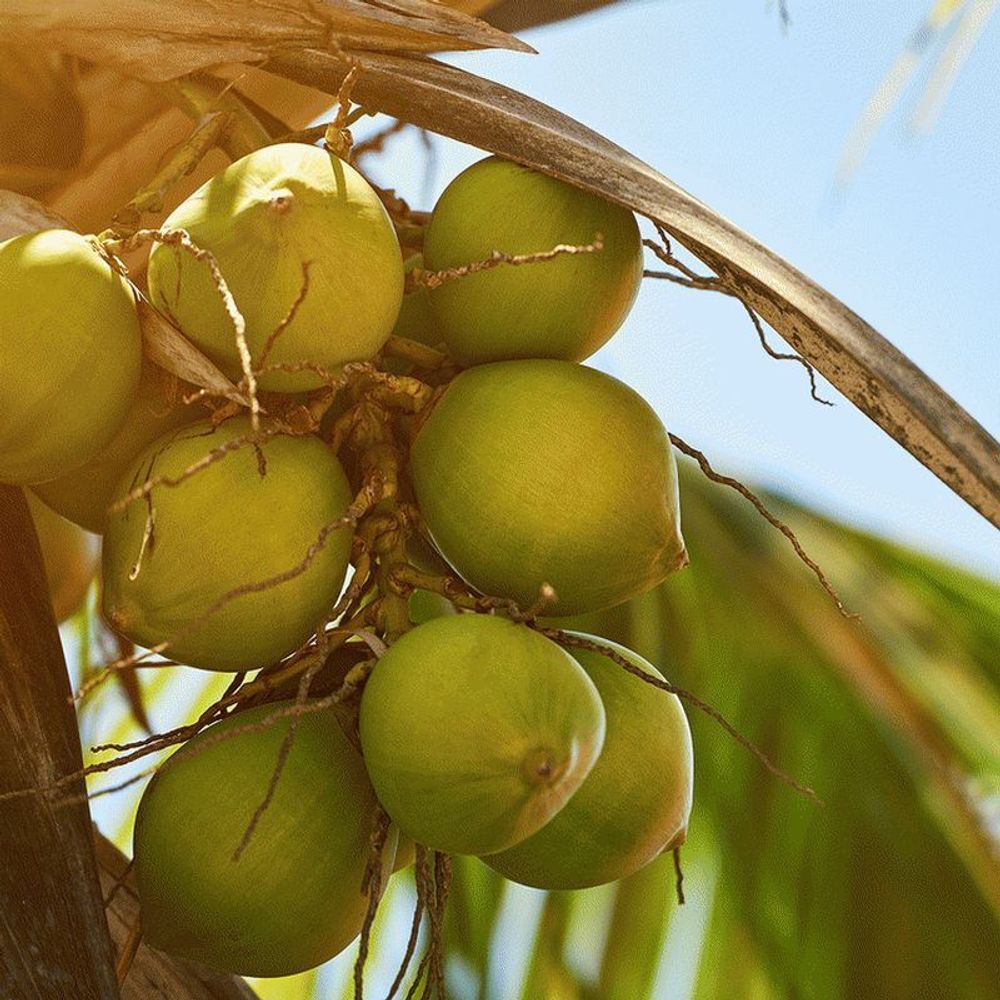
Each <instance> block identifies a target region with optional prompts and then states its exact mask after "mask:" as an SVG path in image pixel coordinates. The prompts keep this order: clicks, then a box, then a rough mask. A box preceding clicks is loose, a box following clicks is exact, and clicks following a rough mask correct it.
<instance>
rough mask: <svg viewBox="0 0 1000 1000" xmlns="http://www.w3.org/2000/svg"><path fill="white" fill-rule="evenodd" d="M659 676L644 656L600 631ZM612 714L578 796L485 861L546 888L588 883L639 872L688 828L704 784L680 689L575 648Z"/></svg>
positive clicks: (507, 874) (622, 652)
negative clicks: (697, 773) (695, 793)
mask: <svg viewBox="0 0 1000 1000" xmlns="http://www.w3.org/2000/svg"><path fill="white" fill-rule="evenodd" d="M570 634H576V635H579V637H580V638H582V639H585V640H589V641H591V642H597V643H601V644H602V645H605V646H609V647H611V649H613V650H614V651H615V652H616V653H619V654H620V655H621V656H624V657H625V658H626V659H628V661H629V662H630V663H632V664H633V665H634V666H635V667H636V668H638V669H639V670H641V671H643V672H644V673H646V674H649V675H650V676H652V677H656V678H658V679H662V676H663V675H662V674H660V672H659V671H658V670H657V669H656V668H655V667H654V666H653V665H652V664H651V663H648V662H647V661H646V660H644V659H643V658H642V657H641V656H639V655H638V654H637V653H633V652H632V651H631V650H630V649H626V648H625V647H624V646H619V645H617V644H616V643H613V642H609V641H608V640H607V639H599V638H597V637H594V636H588V635H580V634H579V633H570ZM571 652H572V655H573V658H574V659H575V660H576V661H577V662H578V663H579V664H580V666H582V667H583V669H584V670H586V672H587V676H588V677H590V679H591V680H592V681H593V682H594V684H595V685H596V686H597V690H598V691H599V692H600V695H601V701H602V702H603V704H604V711H605V713H606V714H607V735H606V737H605V740H604V749H603V750H602V751H601V756H600V757H599V758H598V761H597V763H596V764H595V765H594V769H593V770H592V771H591V772H590V774H589V775H588V776H587V779H586V780H585V781H584V783H583V784H582V785H581V786H580V788H579V789H578V790H577V792H576V794H575V795H574V796H573V798H572V799H570V801H569V802H568V803H567V804H566V806H565V808H564V809H562V810H561V811H560V812H559V813H558V814H557V815H556V816H554V817H553V818H552V819H551V820H550V821H549V822H548V823H547V824H546V825H545V826H543V827H542V828H541V830H539V831H538V832H537V833H535V834H534V835H532V836H531V837H528V839H527V840H523V841H522V842H521V843H520V844H515V845H514V847H511V848H510V849H509V850H506V851H504V852H502V853H501V854H494V855H491V856H490V857H488V858H486V859H485V861H486V863H487V864H488V865H490V867H492V868H494V869H496V871H498V872H500V874H501V875H503V876H505V877H506V878H509V879H512V880H513V881H515V882H521V883H522V884H524V885H530V886H535V887H536V888H539V889H585V888H587V887H589V886H593V885H601V884H603V883H604V882H613V881H614V880H615V879H620V878H625V876H626V875H631V874H632V872H634V871H637V870H638V869H639V868H641V867H642V866H643V865H645V864H647V863H648V862H650V861H652V860H653V859H654V858H655V857H657V856H658V855H659V854H661V853H662V852H663V851H665V850H668V849H670V848H672V847H676V846H679V845H680V844H682V843H683V842H684V838H685V836H686V835H687V826H688V817H689V816H690V813H691V797H692V788H693V783H694V757H693V751H692V748H691V731H690V729H689V728H688V722H687V717H686V716H685V714H684V709H683V708H682V707H681V703H680V701H679V700H678V698H677V697H676V696H675V695H672V694H669V693H668V692H666V691H662V690H660V689H658V688H655V687H653V686H652V685H650V684H647V683H645V681H643V680H641V679H640V678H638V677H635V676H633V675H632V674H630V673H628V671H626V670H624V669H622V667H621V666H619V665H618V664H617V663H615V662H614V661H613V660H610V659H608V657H606V656H604V655H602V654H601V653H597V652H593V651H591V650H587V649H578V648H575V647H574V648H573V649H572V650H571Z"/></svg>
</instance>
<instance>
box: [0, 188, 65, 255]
mask: <svg viewBox="0 0 1000 1000" xmlns="http://www.w3.org/2000/svg"><path fill="white" fill-rule="evenodd" d="M71 228H72V226H70V225H69V223H67V222H66V220H65V219H64V218H62V216H60V215H57V214H56V213H55V212H53V211H51V209H48V208H46V207H45V206H44V205H43V204H42V203H41V202H40V201H35V199H34V198H29V197H28V196H27V195H26V194H18V193H17V192H16V191H4V190H3V189H2V188H0V242H2V241H3V240H9V239H11V238H12V237H14V236H23V235H24V234H25V233H37V232H38V231H39V230H42V229H71Z"/></svg>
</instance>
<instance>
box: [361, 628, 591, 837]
mask: <svg viewBox="0 0 1000 1000" xmlns="http://www.w3.org/2000/svg"><path fill="white" fill-rule="evenodd" d="M360 730H361V747H362V751H363V752H364V757H365V765H366V766H367V768H368V773H369V775H370V776H371V779H372V784H373V785H374V786H375V791H376V793H377V794H378V797H379V801H380V802H381V803H382V805H383V806H385V809H386V811H387V812H388V813H389V815H390V816H391V817H392V819H393V820H394V821H395V822H396V823H397V825H398V826H399V828H400V831H401V832H402V834H403V835H405V836H408V837H410V838H412V839H413V840H415V841H417V843H421V844H426V845H427V846H428V847H431V848H434V849H436V850H441V851H448V852H451V853H458V854H489V853H491V852H493V851H501V850H503V849H504V848H506V847H510V846H511V845H513V844H516V843H517V842H519V841H521V840H523V839H524V838H525V837H528V836H530V835H531V834H532V833H534V832H535V831H536V830H537V829H539V828H540V827H541V826H542V825H544V824H545V823H546V822H548V821H549V820H550V819H551V818H552V817H553V816H554V815H555V814H556V813H557V812H558V811H559V810H560V809H561V808H562V807H563V806H564V805H565V804H566V802H567V801H568V800H569V798H570V796H571V795H572V794H573V793H574V792H575V791H576V789H577V788H578V787H579V786H580V784H581V782H582V781H583V780H584V779H585V778H586V776H587V774H588V773H589V772H590V769H591V768H592V767H593V766H594V762H595V761H596V759H597V757H598V755H599V754H600V752H601V745H602V743H603V742H604V710H603V708H602V707H601V700H600V697H599V696H598V694H597V689H596V688H595V687H594V685H593V683H592V682H591V681H590V679H589V678H588V677H587V675H586V673H585V672H584V671H583V670H582V668H580V666H579V664H577V663H576V661H575V660H574V659H573V658H572V657H571V656H569V654H567V653H565V652H564V651H563V650H562V649H560V648H559V646H557V645H556V644H555V643H553V642H550V641H549V640H548V639H546V638H544V637H543V636H541V635H539V634H538V633H537V632H533V631H532V630H531V629H529V628H527V627H526V626H524V625H518V624H515V623H514V622H511V621H509V620H508V619H504V618H494V617H491V616H486V615H468V614H464V615H454V616H451V617H444V618H436V619H434V620H433V621H429V622H427V623H425V624H423V625H419V626H417V627H416V628H415V629H413V630H412V631H411V632H407V633H406V634H405V635H404V636H403V637H402V638H401V639H399V640H398V641H397V642H396V643H394V644H393V645H392V646H391V647H390V648H389V651H388V652H387V653H386V654H385V655H384V656H383V657H382V658H381V659H380V660H379V661H378V664H377V665H376V667H375V669H374V670H373V671H372V674H371V676H370V677H369V679H368V682H367V685H366V687H365V691H364V694H363V696H362V698H361V715H360Z"/></svg>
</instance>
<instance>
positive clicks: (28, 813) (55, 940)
mask: <svg viewBox="0 0 1000 1000" xmlns="http://www.w3.org/2000/svg"><path fill="white" fill-rule="evenodd" d="M0 546H2V552H3V559H2V561H0V795H2V794H3V793H4V792H13V791H18V790H21V789H34V790H37V794H29V795H26V796H23V797H17V798H8V799H7V800H6V801H3V800H2V799H0V857H2V858H3V861H2V864H0V996H2V997H4V998H10V1000H66V998H67V997H74V998H77V1000H117V998H118V996H119V992H118V983H117V980H116V977H115V961H114V950H113V948H112V945H111V938H110V937H109V935H108V925H107V921H106V920H105V919H104V908H103V905H102V902H101V887H100V882H99V880H98V875H97V865H96V863H95V861H94V852H93V848H92V846H91V833H90V830H91V826H90V815H89V811H88V809H87V802H86V798H85V795H84V793H85V788H84V783H83V781H82V779H81V780H77V781H73V782H71V783H67V784H66V785H65V786H63V787H61V788H60V790H59V792H58V793H56V794H52V793H48V794H46V793H45V792H44V791H43V789H46V788H48V787H50V786H51V785H52V784H53V783H54V782H56V781H57V780H59V779H61V778H63V777H64V776H66V775H70V774H73V773H75V772H78V771H79V770H80V769H81V768H82V766H83V761H82V757H81V753H80V742H79V737H78V736H77V728H76V717H75V715H74V713H73V707H72V704H71V701H70V698H71V692H70V687H69V679H68V677H67V674H66V664H65V661H64V659H63V653H62V645H61V644H60V641H59V633H58V631H57V630H56V623H55V619H54V617H53V613H52V607H51V604H50V603H49V591H48V585H47V583H46V579H45V570H44V569H43V567H42V557H41V553H40V551H39V548H38V541H37V539H36V538H35V531H34V526H33V524H32V521H31V515H30V514H29V513H28V506H27V503H26V502H25V498H24V494H23V492H22V491H21V490H19V489H17V488H15V487H11V486H0Z"/></svg>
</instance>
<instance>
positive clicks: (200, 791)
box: [134, 703, 395, 976]
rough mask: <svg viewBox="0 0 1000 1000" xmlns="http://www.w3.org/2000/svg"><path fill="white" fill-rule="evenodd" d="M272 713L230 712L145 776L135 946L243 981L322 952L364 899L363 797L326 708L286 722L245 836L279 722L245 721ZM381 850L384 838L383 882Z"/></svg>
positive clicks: (288, 970) (360, 912)
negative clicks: (139, 938) (283, 754)
mask: <svg viewBox="0 0 1000 1000" xmlns="http://www.w3.org/2000/svg"><path fill="white" fill-rule="evenodd" d="M286 704H287V703H286ZM280 707H281V706H280V705H274V704H270V705H262V706H260V707H258V708H253V709H250V710H248V711H246V712H241V713H240V714H239V715H236V716H230V717H229V718H227V719H225V720H223V721H222V722H219V723H216V724H215V725H214V726H211V727H210V728H209V729H208V730H206V731H205V732H203V733H201V734H200V735H199V736H197V737H195V738H194V739H193V740H191V741H190V742H189V743H187V744H186V745H185V746H184V748H183V749H182V750H180V751H178V752H177V753H176V754H174V756H173V757H171V758H170V759H169V760H168V761H167V763H166V764H164V765H163V766H162V767H160V769H159V770H158V771H157V772H156V775H155V776H154V778H153V780H152V781H151V782H150V783H149V785H148V786H147V788H146V790H145V793H144V794H143V796H142V801H141V802H140V803H139V812H138V814H137V816H136V821H135V834H134V856H135V871H136V877H137V879H138V884H139V898H140V903H141V915H142V932H143V938H144V940H145V941H147V942H148V943H149V944H151V945H153V946H154V947H156V948H161V949H162V950H163V951H166V952H169V953H171V954H173V955H179V956H181V957H183V958H189V959H195V960H196V961H199V962H204V963H205V964H207V965H210V966H213V967H214V968H217V969H222V970H223V971H225V972H230V973H235V974H238V975H244V976H286V975H291V974H292V973H296V972H301V971H303V970H305V969H311V968H313V967H315V966H317V965H319V964H320V963H322V962H325V961H326V960H327V959H329V958H332V957H333V956H334V955H336V954H338V953H339V952H340V951H342V950H343V949H344V948H346V947H347V945H349V944H350V943H351V941H353V940H354V938H355V937H356V936H357V935H358V933H359V932H360V930H361V926H362V923H363V921H364V915H365V910H366V907H367V905H368V899H367V896H365V895H363V894H362V891H361V883H362V879H363V877H364V873H365V868H366V865H367V862H368V858H369V841H370V836H371V830H372V820H373V816H374V813H375V808H376V801H375V795H374V792H373V791H372V787H371V784H370V783H369V781H368V777H367V775H366V774H365V769H364V764H363V763H362V760H361V757H360V755H359V754H358V753H357V751H356V750H355V749H354V748H353V747H352V746H351V745H350V743H349V742H348V740H347V738H346V737H345V736H344V734H343V732H342V731H341V729H340V726H339V725H338V723H337V721H336V718H335V717H334V715H333V713H332V712H331V711H329V710H327V711H323V712H315V713H311V714H306V715H303V716H301V717H300V719H299V724H298V729H297V730H296V733H295V737H294V741H293V743H292V745H291V750H290V752H289V754H288V759H287V760H286V762H285V766H284V768H283V770H282V772H281V777H280V778H279V780H278V784H277V786H276V789H275V792H274V798H273V799H272V800H271V802H270V804H269V806H268V808H267V809H266V810H265V811H264V812H263V814H261V815H260V818H259V821H258V822H257V825H256V828H255V830H254V832H253V834H252V836H251V837H250V839H249V841H247V842H245V837H246V833H247V830H248V828H249V826H250V823H251V821H252V820H253V817H254V814H255V812H256V810H257V809H258V807H259V805H260V803H261V802H262V801H263V800H264V797H265V795H266V793H267V790H268V784H269V782H270V780H271V776H272V775H273V773H274V769H275V767H276V766H277V763H278V755H279V752H280V749H281V744H282V741H283V740H284V738H285V736H286V734H287V733H288V729H289V726H290V725H291V720H290V719H288V718H285V719H280V720H278V721H276V722H275V723H273V724H272V725H269V726H267V727H266V728H260V729H256V730H255V731H254V729H253V727H255V726H261V725H262V724H263V721H264V720H265V719H266V718H267V717H268V716H269V715H273V714H274V712H275V711H276V710H277V709H279V708H280ZM245 727H249V729H250V731H243V732H241V731H240V730H241V729H244V728H245ZM241 846H242V847H243V850H242V852H241V853H240V854H239V857H238V858H236V857H235V855H236V854H237V852H238V851H239V849H240V848H241ZM394 855H395V832H394V831H391V832H390V835H389V839H388V841H387V843H386V847H385V850H384V852H383V863H384V865H385V869H386V876H387V875H388V869H389V867H390V866H391V865H392V862H393V858H394ZM383 884H384V881H383Z"/></svg>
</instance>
